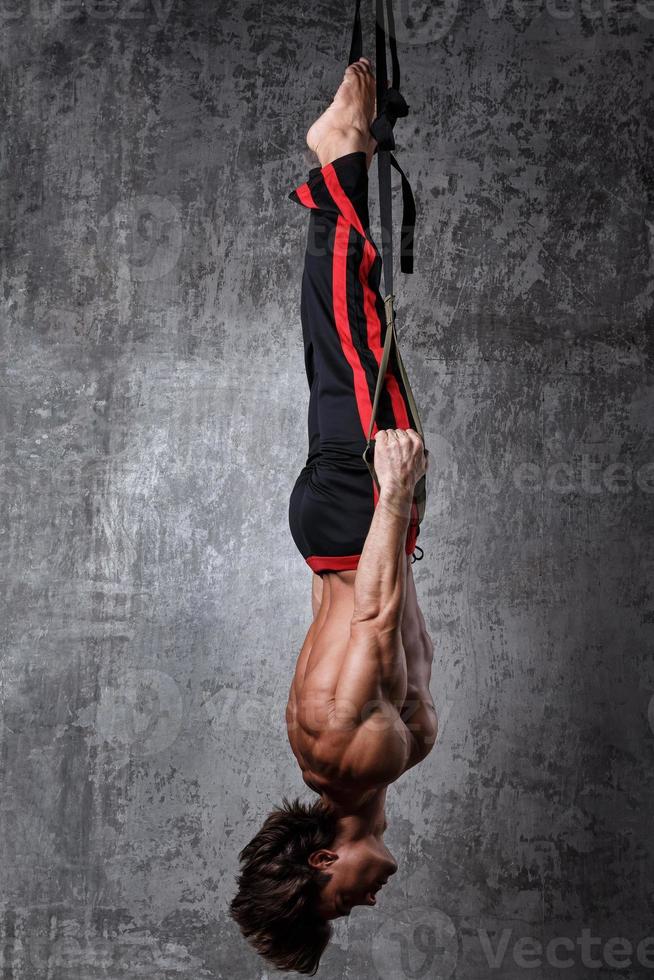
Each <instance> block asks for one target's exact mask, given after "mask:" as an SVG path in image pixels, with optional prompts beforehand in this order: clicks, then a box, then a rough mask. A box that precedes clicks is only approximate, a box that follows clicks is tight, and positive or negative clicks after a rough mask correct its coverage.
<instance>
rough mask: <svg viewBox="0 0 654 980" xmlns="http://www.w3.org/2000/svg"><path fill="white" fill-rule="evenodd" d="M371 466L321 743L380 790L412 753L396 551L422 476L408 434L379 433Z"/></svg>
mask: <svg viewBox="0 0 654 980" xmlns="http://www.w3.org/2000/svg"><path fill="white" fill-rule="evenodd" d="M375 457H376V458H375V462H376V466H377V473H378V476H379V479H380V484H381V489H380V495H379V500H378V503H377V507H376V508H375V513H374V516H373V519H372V522H371V525H370V530H369V532H368V537H367V539H366V542H365V545H364V548H363V551H362V554H361V558H360V560H359V566H358V569H357V574H356V579H355V584H354V612H353V616H352V621H351V625H350V637H349V642H348V645H347V649H346V651H345V656H344V658H343V662H342V665H341V669H340V672H339V676H338V682H337V685H336V689H335V693H334V698H333V701H332V704H331V706H330V724H329V725H328V726H327V728H326V730H325V732H324V733H323V736H322V738H321V741H322V742H323V750H324V751H325V753H326V756H328V755H330V754H332V755H333V754H335V753H338V754H340V759H341V763H340V764H341V767H342V770H343V771H344V772H346V773H348V774H350V775H351V776H352V778H355V779H360V780H362V781H364V782H369V783H373V784H374V783H384V784H388V783H389V782H392V781H393V780H394V779H397V777H398V776H399V775H400V774H401V773H402V772H403V771H404V769H405V768H406V766H407V764H408V762H409V758H410V756H411V750H412V739H411V736H410V734H409V732H408V730H407V728H406V726H405V725H404V723H403V722H402V720H401V717H400V709H401V707H402V705H403V703H404V700H405V697H406V693H407V666H406V658H405V655H404V649H403V646H402V638H401V625H402V615H403V610H404V602H405V593H406V565H407V562H406V555H405V551H404V545H405V540H406V533H407V528H408V523H409V517H410V512H411V501H412V495H413V488H414V487H415V484H416V482H417V480H418V479H419V478H420V476H421V475H422V473H423V472H424V465H425V463H424V454H423V450H422V441H421V440H420V438H419V436H417V434H416V433H407V432H404V431H395V430H391V431H388V430H387V431H385V432H384V433H380V434H379V436H378V445H377V448H376V450H375Z"/></svg>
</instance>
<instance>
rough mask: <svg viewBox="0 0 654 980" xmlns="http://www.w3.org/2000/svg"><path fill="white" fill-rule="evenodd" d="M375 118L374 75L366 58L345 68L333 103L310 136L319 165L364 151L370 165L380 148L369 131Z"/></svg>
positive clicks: (309, 144) (317, 122)
mask: <svg viewBox="0 0 654 980" xmlns="http://www.w3.org/2000/svg"><path fill="white" fill-rule="evenodd" d="M374 117H375V76H374V75H373V73H372V68H371V66H370V62H369V61H368V59H367V58H359V60H358V61H355V62H354V64H352V65H348V67H347V68H346V69H345V75H344V76H343V81H342V82H341V84H340V85H339V87H338V90H337V92H336V95H335V96H334V101H333V102H332V104H331V105H330V106H329V108H328V109H325V111H324V112H323V114H322V116H319V117H318V119H316V121H315V123H314V124H313V126H311V128H310V129H309V132H308V133H307V146H308V147H309V149H310V150H313V152H314V153H315V154H316V156H317V157H318V159H319V161H320V166H321V167H324V166H325V164H327V163H331V161H332V160H336V158H337V157H340V156H344V155H345V154H346V153H354V152H355V151H357V150H363V151H364V152H365V154H366V162H367V165H368V166H370V163H371V161H372V158H373V155H374V152H375V147H376V145H377V143H376V141H375V139H374V137H373V136H372V134H371V132H370V123H371V122H372V121H373V119H374Z"/></svg>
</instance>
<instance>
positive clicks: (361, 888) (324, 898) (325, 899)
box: [309, 825, 397, 919]
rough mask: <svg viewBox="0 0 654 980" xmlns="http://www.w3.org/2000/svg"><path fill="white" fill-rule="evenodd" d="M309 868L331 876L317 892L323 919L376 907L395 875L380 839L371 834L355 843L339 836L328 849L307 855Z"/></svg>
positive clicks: (394, 863)
mask: <svg viewBox="0 0 654 980" xmlns="http://www.w3.org/2000/svg"><path fill="white" fill-rule="evenodd" d="M339 829H340V828H339ZM385 829H386V825H384V830H385ZM382 833H383V831H382ZM309 864H310V865H311V867H312V868H315V869H316V870H317V871H321V872H323V873H325V874H329V875H330V877H329V880H328V881H326V882H325V883H324V885H322V887H321V889H320V901H319V904H318V911H319V913H320V914H321V915H322V916H323V917H324V918H325V919H337V918H339V916H342V915H349V914H350V912H351V911H352V909H353V908H354V906H355V905H369V906H372V905H376V904H377V898H376V896H377V893H378V892H379V891H380V889H381V888H383V887H384V885H385V884H386V882H387V881H388V879H389V878H390V876H391V875H393V874H395V872H396V871H397V864H396V862H395V859H394V858H393V855H392V854H391V852H390V851H389V850H388V848H387V847H386V845H385V844H384V842H383V840H382V839H381V835H380V834H375V833H373V832H370V833H368V834H363V835H361V834H359V833H358V834H357V835H356V836H355V838H354V839H351V837H350V835H341V834H340V833H339V834H337V836H336V838H335V840H334V843H333V844H332V846H331V847H328V848H322V849H320V850H317V851H314V852H313V853H312V854H310V855H309Z"/></svg>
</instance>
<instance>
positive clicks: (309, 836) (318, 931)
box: [230, 799, 397, 974]
mask: <svg viewBox="0 0 654 980" xmlns="http://www.w3.org/2000/svg"><path fill="white" fill-rule="evenodd" d="M341 830H342V828H341V827H340V821H339V818H338V817H337V816H336V814H335V813H334V811H333V810H332V809H331V808H329V807H328V806H327V805H326V804H325V803H323V802H322V800H318V801H317V802H315V803H312V804H309V805H307V804H304V803H301V802H300V801H299V800H295V801H293V802H289V801H288V800H286V799H285V800H284V801H283V803H282V806H281V807H278V808H277V809H275V810H274V811H273V812H272V813H271V814H270V815H269V816H268V817H267V819H266V821H265V823H264V825H263V827H262V828H261V830H260V831H259V833H258V834H257V835H256V836H255V837H254V838H253V839H252V840H251V841H250V843H249V844H248V845H247V846H246V847H245V848H243V850H242V851H241V853H240V855H239V860H240V861H241V871H240V874H239V877H238V891H237V894H236V896H235V897H234V899H233V901H232V903H231V906H230V914H231V916H232V918H233V919H234V920H235V921H236V922H237V923H238V925H239V927H240V929H241V932H242V933H243V935H244V936H245V937H246V938H247V939H249V940H250V942H251V943H252V945H253V946H254V948H255V949H256V950H257V952H258V953H260V954H261V955H262V956H263V957H264V958H265V959H267V960H269V961H270V962H271V963H273V964H274V965H275V966H276V967H277V968H278V969H280V970H295V971H297V972H298V973H306V974H314V973H315V972H316V970H317V969H318V964H319V963H320V958H321V956H322V954H323V953H324V951H325V948H326V946H327V943H328V942H329V939H330V936H331V934H332V927H331V925H330V923H329V920H330V919H335V918H337V917H338V916H341V915H349V914H350V911H351V910H352V908H353V907H354V906H355V905H374V904H375V895H376V893H377V892H378V891H379V889H380V888H381V887H382V885H383V884H384V883H385V882H386V880H387V879H388V877H389V876H390V875H391V874H394V873H395V871H396V870H397V865H396V863H395V861H394V860H393V857H392V855H391V854H390V852H389V851H388V849H387V848H386V847H385V846H384V844H383V842H382V840H381V838H380V836H379V835H375V834H373V833H371V834H370V835H367V836H360V835H357V838H356V839H355V840H351V839H349V837H350V835H347V834H343V833H341Z"/></svg>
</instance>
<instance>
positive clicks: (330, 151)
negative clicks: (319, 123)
mask: <svg viewBox="0 0 654 980" xmlns="http://www.w3.org/2000/svg"><path fill="white" fill-rule="evenodd" d="M357 151H360V152H363V153H365V154H366V155H367V156H368V155H369V152H370V133H368V132H364V131H363V130H362V129H360V128H359V127H358V126H348V127H347V128H342V129H341V128H334V129H332V130H330V131H329V133H327V134H326V135H325V136H323V138H322V139H321V140H320V142H319V143H318V144H317V145H316V146H315V147H314V152H315V154H316V156H317V157H318V159H319V161H320V166H321V167H324V166H326V165H327V164H328V163H331V162H332V160H336V159H338V157H342V156H345V154H346V153H356V152H357Z"/></svg>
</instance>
